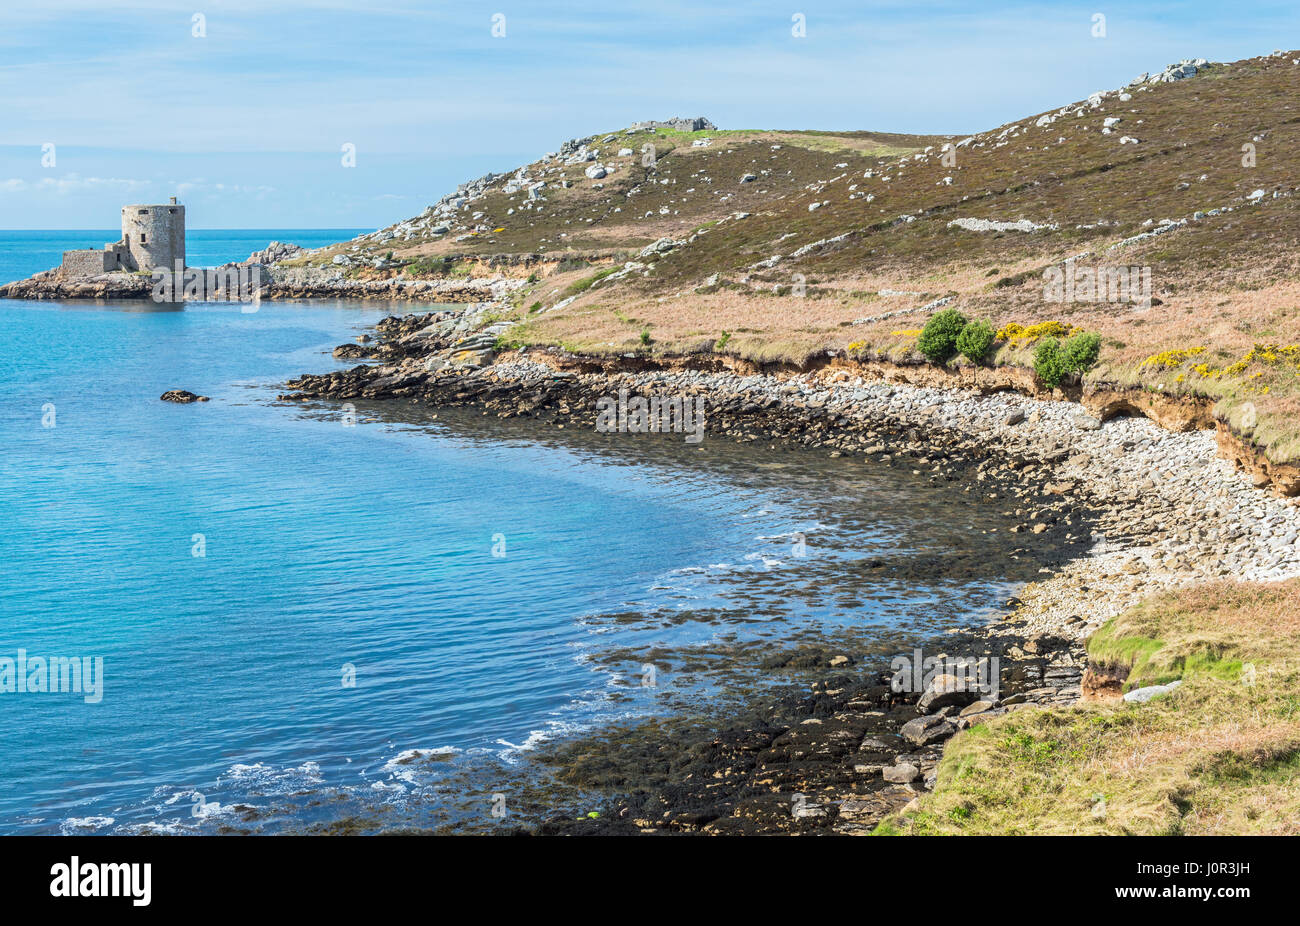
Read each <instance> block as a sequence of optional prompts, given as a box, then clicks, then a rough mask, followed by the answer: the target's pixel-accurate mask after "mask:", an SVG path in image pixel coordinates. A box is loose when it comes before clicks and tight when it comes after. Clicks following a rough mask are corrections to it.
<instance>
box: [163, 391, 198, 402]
mask: <svg viewBox="0 0 1300 926" xmlns="http://www.w3.org/2000/svg"><path fill="white" fill-rule="evenodd" d="M158 398H160V399H162V400H163V401H164V402H181V403H183V404H188V403H190V402H206V401H208V397H207V396H205V395H195V394H194V393H192V392H190V391H189V390H187V389H168V390H167V391H166V392H164V393H163V394H162V395H160V396H159V397H158Z"/></svg>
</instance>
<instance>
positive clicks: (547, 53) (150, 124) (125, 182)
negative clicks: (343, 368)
mask: <svg viewBox="0 0 1300 926" xmlns="http://www.w3.org/2000/svg"><path fill="white" fill-rule="evenodd" d="M1098 15H1100V16H1104V35H1097V34H1095V33H1097V32H1098V28H1097V26H1098V21H1097V20H1096V17H1097V16H1098ZM800 17H802V19H800ZM800 25H802V32H803V34H802V35H798V34H796V33H798V32H800V31H801V30H800ZM494 33H496V34H494ZM1296 47H1300V3H1297V2H1295V0H1284V2H1275V0H1260V2H1251V0H1238V2H1233V3H1224V2H1222V0H1179V2H1124V3H1112V2H1108V0H1092V2H1091V3H1089V4H1084V5H1077V4H1073V3H1070V2H1060V0H1057V2H1028V0H1023V2H1017V3H1002V2H992V0H962V2H949V0H935V2H928V0H915V2H907V0H882V2H872V0H858V2H831V0H816V2H812V0H809V2H805V0H784V2H776V3H774V2H768V0H748V2H734V3H732V2H709V3H705V2H701V0H693V2H692V0H654V2H640V0H618V2H608V0H606V2H602V3H596V2H586V0H567V2H562V3H559V2H549V0H527V2H521V0H491V2H486V3H480V2H475V0H444V2H423V3H421V2H414V0H410V2H405V0H371V2H361V0H354V2H341V0H324V2H295V0H290V2H278V3H277V2H274V0H189V2H188V3H175V2H165V0H140V2H136V0H118V2H114V3H113V4H112V5H111V8H110V7H109V5H108V4H105V3H103V2H102V0H93V2H88V0H34V2H32V0H26V2H22V0H0V228H7V229H37V228H39V229H59V228H69V229H71V228H76V229H83V228H84V229H92V228H111V227H114V226H115V224H116V221H117V216H118V211H119V209H120V207H121V206H122V205H123V204H125V203H135V202H163V201H166V198H167V197H168V196H178V197H179V198H180V200H181V202H183V203H185V205H186V207H187V209H186V212H187V219H188V222H189V225H190V227H191V228H259V229H260V228H267V229H273V228H282V229H286V228H367V227H381V226H384V225H388V224H390V223H392V222H394V221H397V220H400V219H403V218H407V217H410V216H412V215H416V214H418V213H419V212H420V211H422V210H423V209H424V208H425V207H426V206H427V205H429V204H430V203H432V202H435V201H436V200H437V199H438V198H439V197H441V196H442V195H443V194H445V193H447V192H450V191H451V190H453V189H455V186H456V184H457V183H461V182H464V181H466V180H470V179H472V178H475V177H479V176H482V175H483V174H485V173H487V172H489V171H503V170H509V169H512V168H514V167H517V166H519V165H521V164H524V163H527V162H529V161H533V160H536V159H537V158H538V157H540V156H541V155H542V154H544V153H546V152H547V151H554V150H556V149H557V148H558V147H559V145H560V144H561V143H562V142H563V141H564V140H566V139H569V138H574V137H581V136H586V135H592V134H596V133H599V132H605V131H610V130H613V129H616V128H620V127H624V126H626V125H628V124H630V123H632V122H636V121H640V120H645V119H663V118H669V117H672V116H701V115H702V116H707V117H708V118H709V119H711V120H713V122H714V123H716V124H717V125H718V126H719V127H721V128H773V129H827V130H850V129H866V130H875V131H890V132H921V133H945V134H948V133H952V134H969V133H973V132H977V131H982V130H985V129H988V128H992V127H995V126H998V125H1002V124H1005V123H1007V122H1011V121H1015V120H1017V119H1020V118H1022V117H1024V116H1027V115H1031V114H1034V113H1038V112H1042V111H1044V110H1048V109H1055V108H1058V107H1060V106H1062V105H1064V104H1066V103H1068V102H1072V101H1075V100H1079V99H1083V98H1085V97H1087V96H1088V94H1089V93H1092V92H1094V91H1097V90H1104V89H1110V88H1114V87H1119V86H1122V85H1124V84H1127V83H1128V82H1129V81H1131V80H1132V79H1133V78H1135V77H1137V76H1138V75H1139V74H1140V73H1142V72H1143V71H1149V70H1159V69H1160V68H1162V67H1164V65H1166V64H1169V63H1172V62H1175V61H1178V60H1179V59H1181V58H1189V57H1204V58H1209V59H1210V60H1215V61H1232V60H1238V59H1241V58H1248V57H1254V56H1256V55H1260V54H1266V53H1268V52H1271V51H1272V50H1274V49H1275V48H1284V49H1288V50H1289V49H1294V48H1296ZM345 146H352V149H351V150H353V151H355V165H354V166H345V164H344V161H345Z"/></svg>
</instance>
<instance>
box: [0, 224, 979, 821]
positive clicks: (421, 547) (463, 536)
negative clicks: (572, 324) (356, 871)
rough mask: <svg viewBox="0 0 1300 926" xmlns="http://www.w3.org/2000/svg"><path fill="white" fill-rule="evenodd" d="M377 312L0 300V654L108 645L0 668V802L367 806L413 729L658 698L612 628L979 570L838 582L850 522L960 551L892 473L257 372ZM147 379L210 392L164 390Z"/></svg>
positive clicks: (891, 597)
mask: <svg viewBox="0 0 1300 926" xmlns="http://www.w3.org/2000/svg"><path fill="white" fill-rule="evenodd" d="M282 234H283V233H280V232H276V233H262V234H261V236H260V238H261V239H265V238H266V237H267V236H268V235H282ZM258 246H260V245H258ZM248 249H249V248H248V246H247V242H246V241H241V242H240V243H239V244H238V251H242V252H245V253H246V252H247V250H248ZM230 256H242V255H240V254H239V253H238V252H237V253H235V254H234V255H230ZM225 257H226V255H219V256H217V257H215V258H214V260H220V259H224V258H225ZM6 259H7V260H13V258H12V255H10V257H8V258H6ZM28 272H30V271H28ZM392 310H393V307H390V306H382V305H373V304H365V305H349V304H342V303H320V302H318V303H310V304H308V303H289V304H285V303H274V302H272V303H265V302H264V303H262V304H261V306H260V308H259V309H258V310H257V311H255V312H248V313H245V312H241V310H240V307H239V306H236V305H228V304H211V305H189V306H187V307H186V308H185V309H184V310H183V311H154V310H152V306H144V305H142V304H129V303H124V304H94V303H77V304H75V305H59V304H51V303H30V302H18V301H0V331H2V332H3V337H4V340H5V348H6V351H5V353H6V357H7V360H6V363H5V364H4V366H3V369H0V446H2V447H3V448H4V450H3V455H0V524H2V525H3V530H0V570H2V572H0V658H3V657H11V658H15V659H16V654H17V652H18V651H19V650H25V651H26V652H27V653H29V654H31V655H39V656H67V657H90V658H94V657H98V658H102V660H103V675H104V684H103V693H102V700H100V701H99V702H98V703H86V702H85V700H84V698H83V697H82V696H81V695H78V694H74V693H70V692H61V693H51V692H32V691H29V692H25V693H0V737H3V743H4V745H3V755H4V757H5V768H4V771H5V774H4V775H3V776H0V832H36V833H44V832H54V833H59V832H64V833H67V832H94V833H122V832H142V831H152V830H163V831H172V832H191V831H208V830H211V829H213V828H216V827H218V826H221V825H224V824H226V823H229V822H231V821H232V819H233V820H237V819H239V815H240V814H241V813H244V812H245V811H244V810H242V809H240V808H244V807H255V808H258V809H259V814H260V815H261V818H262V820H263V821H265V820H267V819H272V820H273V821H274V822H273V823H271V824H266V825H267V827H268V828H269V829H274V828H275V827H284V826H288V827H290V828H292V827H293V826H295V825H297V824H300V823H302V822H304V821H306V820H309V819H320V818H325V819H328V818H329V817H330V816H331V815H332V814H335V813H336V811H335V810H333V809H331V806H330V802H329V800H326V801H325V804H324V805H322V804H321V802H320V801H318V800H316V798H318V797H321V796H322V795H327V794H328V795H330V796H331V798H330V800H334V799H338V800H340V801H342V798H339V796H340V795H342V796H344V797H345V798H346V800H347V801H349V802H352V803H356V802H361V803H367V802H373V801H374V800H379V799H382V801H383V802H384V803H385V804H386V805H391V804H392V803H393V802H395V801H397V800H398V796H399V795H400V794H402V793H404V792H405V791H406V790H408V789H409V788H414V787H417V786H418V784H419V783H417V782H414V781H412V775H411V773H410V770H409V769H407V768H406V767H405V766H403V765H402V764H401V762H400V759H401V757H402V756H403V755H409V754H410V751H411V750H425V751H427V750H433V751H436V752H440V753H447V754H454V755H457V756H460V757H463V758H464V757H468V759H470V760H472V758H473V757H475V756H491V757H493V760H494V761H500V760H502V758H503V757H504V758H505V760H507V761H511V760H512V759H511V757H513V756H516V755H518V754H519V753H520V747H527V746H529V745H531V744H534V743H536V742H537V741H539V740H541V739H544V738H545V737H548V736H554V735H557V734H563V733H566V732H568V731H572V730H577V729H583V728H587V727H590V726H591V725H593V724H599V723H603V722H607V721H608V720H610V719H612V718H620V717H627V716H636V715H640V714H645V713H651V712H655V711H658V710H662V709H663V704H662V703H661V702H660V701H659V700H657V699H656V697H654V696H652V695H651V696H644V695H643V693H642V692H640V691H639V690H637V689H636V688H635V687H633V688H632V689H631V692H630V693H629V692H628V688H627V685H628V678H629V677H632V675H633V673H635V671H636V669H637V667H638V666H639V665H640V663H641V660H640V659H638V658H632V659H631V660H630V663H628V660H626V659H625V660H623V661H622V662H623V663H628V664H622V663H620V662H619V661H618V660H614V661H611V660H607V659H602V658H601V654H602V653H609V652H610V651H612V649H613V648H615V647H619V648H623V647H626V648H630V649H632V650H637V649H640V650H646V649H648V648H651V647H656V646H676V647H692V646H705V645H711V644H716V643H718V642H719V640H723V639H726V640H731V639H737V638H740V639H743V638H746V637H748V638H750V639H754V638H756V637H761V636H765V635H766V636H768V637H770V638H771V639H774V640H776V639H780V638H782V637H783V636H784V635H787V634H789V633H791V632H793V630H794V629H796V628H797V629H803V630H806V629H808V628H813V627H815V628H823V627H825V628H831V627H862V626H871V625H880V626H894V625H897V624H899V623H900V622H901V621H902V620H903V619H904V616H907V615H910V616H912V617H914V616H916V614H918V613H923V614H925V615H928V616H929V617H931V618H933V619H934V620H936V621H940V622H952V621H954V620H955V619H956V618H957V616H960V615H967V614H970V613H972V612H974V611H976V610H978V609H980V608H983V607H987V606H989V605H990V604H992V603H993V602H994V601H995V600H996V598H997V597H998V596H999V595H1000V594H1001V593H1002V591H1003V587H1004V585H1003V579H1004V577H1003V576H1002V575H1001V574H1000V572H999V571H998V570H999V568H1000V567H999V566H998V565H997V564H996V563H995V562H991V561H989V560H990V559H991V558H990V557H988V556H986V555H983V556H982V558H983V559H984V560H985V561H987V562H986V565H985V566H984V567H982V568H983V569H984V572H983V573H981V574H980V575H977V576H975V577H974V578H973V579H970V580H963V581H962V582H959V583H942V582H938V581H936V582H934V583H933V584H931V585H924V584H921V585H918V584H917V583H915V582H906V583H895V584H889V583H879V584H877V585H876V586H872V587H867V588H863V587H862V586H861V584H858V585H856V586H854V587H852V588H850V587H849V586H848V585H847V584H845V585H843V586H837V583H839V582H841V581H842V579H841V578H839V573H838V571H837V568H836V564H837V563H847V562H852V561H854V560H855V559H856V558H860V557H862V556H864V555H868V554H870V553H872V552H876V553H882V554H887V555H890V556H904V557H907V556H921V555H938V554H941V553H944V552H945V551H952V550H960V549H962V548H963V547H964V548H965V549H966V550H967V552H971V551H979V550H980V549H981V547H980V546H979V545H980V543H981V539H980V538H981V536H982V531H983V530H984V528H986V527H987V526H988V524H989V523H990V522H989V521H988V519H987V518H985V517H983V516H980V515H976V514H973V513H962V512H953V511H952V510H950V509H948V508H946V507H944V504H946V503H943V504H941V502H940V501H939V500H937V499H936V498H935V497H934V496H933V492H932V490H929V489H924V488H922V487H920V486H918V485H916V484H914V483H912V482H910V481H909V480H908V478H905V477H903V476H900V475H897V474H895V473H893V472H892V471H883V472H876V471H873V470H871V469H869V468H866V467H863V466H861V464H858V466H857V467H856V468H847V467H845V466H844V465H842V464H834V466H833V468H832V467H831V464H830V463H828V461H826V460H825V458H824V457H820V456H819V457H818V458H817V459H816V460H815V461H813V460H811V459H810V458H809V457H808V456H807V455H803V456H796V455H793V454H790V453H786V452H782V451H780V450H767V449H764V448H759V447H739V446H737V445H732V444H727V443H724V442H720V441H715V440H712V439H708V440H705V441H704V442H703V443H702V444H700V445H698V446H688V445H685V444H684V443H682V442H680V441H678V440H675V439H670V438H667V437H664V438H662V439H661V438H659V436H653V439H652V440H650V441H647V442H644V443H642V442H640V441H638V438H639V437H640V436H636V435H633V436H628V435H596V434H576V433H574V434H563V433H562V432H556V431H554V430H553V429H542V428H541V427H540V426H537V425H532V424H529V423H525V422H509V423H497V422H495V421H494V420H492V419H486V418H483V417H482V416H478V415H474V414H473V413H467V414H462V415H459V416H457V415H448V414H445V413H444V414H443V415H440V416H439V417H438V418H437V419H434V418H432V417H431V415H430V413H429V412H428V411H427V410H421V409H403V408H402V407H400V406H388V407H386V408H385V409H384V413H385V414H386V415H388V416H389V420H379V419H378V418H377V417H376V416H375V414H374V413H375V412H376V411H377V410H378V409H376V408H366V407H363V408H360V409H358V410H357V415H358V418H359V420H358V421H357V423H356V424H355V426H347V424H346V421H347V419H346V417H345V416H344V415H343V414H342V413H341V410H340V409H337V408H331V407H329V406H313V407H302V406H298V405H290V404H285V403H279V402H277V401H276V394H277V392H279V391H281V389H282V386H281V384H282V383H283V382H284V380H285V379H287V378H290V377H292V376H293V375H295V374H297V373H300V372H304V371H321V370H325V369H330V368H333V367H335V366H337V364H336V362H335V361H334V360H332V359H331V357H330V354H329V352H330V350H331V349H332V347H333V346H335V345H336V344H339V343H341V342H343V341H346V340H350V339H352V338H353V337H355V336H356V335H357V334H358V333H360V332H361V331H363V330H364V329H365V328H366V326H368V325H371V324H373V323H374V322H375V321H377V320H378V319H379V318H380V317H381V316H382V315H384V314H387V313H388V312H390V311H392ZM174 388H183V389H189V390H191V391H193V392H197V393H201V394H204V395H207V396H210V397H211V401H210V402H207V403H196V404H192V405H174V404H170V403H164V402H160V401H159V400H158V396H159V395H160V394H161V393H162V392H164V391H165V390H168V389H174ZM629 437H630V438H631V439H630V440H629ZM941 515H942V518H941ZM940 522H941V523H940ZM936 524H940V526H939V527H938V528H937V529H936V526H935V525H936ZM793 531H801V532H806V534H807V537H808V545H809V547H810V549H811V551H812V552H811V554H810V555H809V556H808V557H807V558H797V557H792V556H791V550H792V548H791V543H790V540H789V537H790V534H791V532H793ZM628 615H641V616H642V617H641V618H638V619H633V618H629V617H628ZM349 674H353V677H354V678H355V685H348V684H347V683H346V680H347V679H348V677H349ZM632 684H633V685H635V682H633V683H632ZM661 684H662V686H663V687H664V688H665V689H668V690H671V689H673V688H674V686H677V687H679V688H680V689H681V690H682V691H686V690H689V689H690V688H691V686H692V685H695V686H696V687H697V688H698V687H699V683H698V682H697V681H692V679H690V678H688V677H686V676H682V677H681V678H674V677H673V674H672V673H671V672H666V673H665V675H664V677H663V678H662V679H661ZM322 800H324V798H322ZM434 803H435V805H436V801H435V802H434ZM340 806H342V804H341V803H340ZM426 809H427V808H426ZM435 810H436V806H435Z"/></svg>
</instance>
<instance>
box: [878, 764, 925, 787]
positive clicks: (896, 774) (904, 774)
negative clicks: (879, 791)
mask: <svg viewBox="0 0 1300 926" xmlns="http://www.w3.org/2000/svg"><path fill="white" fill-rule="evenodd" d="M880 774H881V776H882V777H883V778H884V779H885V781H891V782H893V783H894V784H900V785H905V784H907V783H908V782H912V781H916V779H918V778H920V777H921V770H920V769H919V768H917V767H916V766H915V765H910V764H908V763H906V762H905V763H903V764H901V765H891V766H889V767H888V768H886V769H884V770H883V771H882V772H881V773H880Z"/></svg>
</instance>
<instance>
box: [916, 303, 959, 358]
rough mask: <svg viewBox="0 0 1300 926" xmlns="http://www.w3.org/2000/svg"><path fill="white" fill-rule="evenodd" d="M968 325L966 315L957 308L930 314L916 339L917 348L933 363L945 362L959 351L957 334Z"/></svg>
mask: <svg viewBox="0 0 1300 926" xmlns="http://www.w3.org/2000/svg"><path fill="white" fill-rule="evenodd" d="M965 327H966V316H965V315H962V314H961V313H960V312H958V311H957V310H956V309H944V310H943V311H942V312H936V313H934V314H933V315H931V316H930V320H929V321H927V322H926V323H925V327H924V328H922V329H921V336H920V337H918V338H917V339H916V349H917V350H919V351H920V352H921V353H923V354H925V356H926V359H928V360H929V361H930V362H931V363H943V362H944V361H945V360H947V359H948V358H949V357H951V356H952V355H953V354H955V353H956V352H957V336H958V335H959V334H961V330H962V329H963V328H965Z"/></svg>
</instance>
